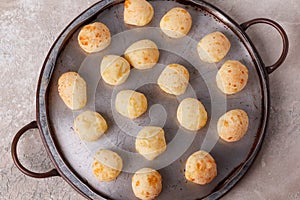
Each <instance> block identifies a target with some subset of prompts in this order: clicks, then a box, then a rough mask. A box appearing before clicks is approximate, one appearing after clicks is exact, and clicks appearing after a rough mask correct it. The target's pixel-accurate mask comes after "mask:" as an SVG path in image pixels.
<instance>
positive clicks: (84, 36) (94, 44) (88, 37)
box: [78, 22, 111, 53]
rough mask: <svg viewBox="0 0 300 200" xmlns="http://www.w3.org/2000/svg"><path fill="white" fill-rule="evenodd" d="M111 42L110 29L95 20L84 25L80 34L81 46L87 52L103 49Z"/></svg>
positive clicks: (79, 42) (79, 41)
mask: <svg viewBox="0 0 300 200" xmlns="http://www.w3.org/2000/svg"><path fill="white" fill-rule="evenodd" d="M110 42H111V36H110V31H109V29H108V28H107V26H106V25H105V24H103V23H101V22H95V23H92V24H88V25H86V26H84V27H83V28H82V29H81V30H80V32H79V35H78V44H79V46H80V47H81V48H82V49H83V50H84V51H85V52H87V53H94V52H98V51H101V50H103V49H105V48H106V47H108V46H109V45H110Z"/></svg>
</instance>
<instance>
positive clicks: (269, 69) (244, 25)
mask: <svg viewBox="0 0 300 200" xmlns="http://www.w3.org/2000/svg"><path fill="white" fill-rule="evenodd" d="M254 24H268V25H270V26H273V27H274V28H275V29H276V30H277V31H278V32H279V34H280V36H281V38H282V43H283V45H282V46H283V48H282V53H281V56H280V57H279V59H278V60H277V61H276V62H275V63H274V64H273V65H270V66H266V70H267V72H268V74H271V73H272V72H273V71H275V70H276V69H277V68H278V67H279V66H280V65H281V64H282V63H283V62H284V60H285V59H286V56H287V53H288V50H289V40H288V37H287V34H286V32H285V31H284V30H283V28H282V27H281V26H280V25H279V24H278V23H277V22H275V21H273V20H270V19H266V18H257V19H252V20H250V21H247V22H245V23H242V24H241V25H240V26H241V28H242V29H243V30H244V31H246V30H247V29H248V28H249V27H250V26H252V25H254Z"/></svg>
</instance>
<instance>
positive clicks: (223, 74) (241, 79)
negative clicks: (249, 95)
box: [216, 60, 248, 94]
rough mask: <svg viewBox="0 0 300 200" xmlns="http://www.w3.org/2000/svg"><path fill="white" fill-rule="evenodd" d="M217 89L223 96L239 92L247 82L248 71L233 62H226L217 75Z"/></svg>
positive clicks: (240, 64)
mask: <svg viewBox="0 0 300 200" xmlns="http://www.w3.org/2000/svg"><path fill="white" fill-rule="evenodd" d="M216 81H217V86H218V88H219V89H220V90H221V91H222V92H223V93H225V94H235V93H238V92H239V91H241V90H242V89H243V88H244V87H245V86H246V84H247V81H248V69H247V67H246V66H245V65H243V64H242V63H240V62H239V61H235V60H228V61H226V62H225V63H224V64H223V65H222V67H221V68H220V70H219V71H218V73H217V77H216Z"/></svg>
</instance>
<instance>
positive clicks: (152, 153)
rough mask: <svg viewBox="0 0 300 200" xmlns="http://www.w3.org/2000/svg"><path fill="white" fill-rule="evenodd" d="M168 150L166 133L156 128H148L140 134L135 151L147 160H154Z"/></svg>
mask: <svg viewBox="0 0 300 200" xmlns="http://www.w3.org/2000/svg"><path fill="white" fill-rule="evenodd" d="M166 148H167V144H166V140H165V132H164V130H163V129H162V128H160V127H156V126H146V127H144V128H143V129H142V130H140V132H139V133H138V135H137V137H136V140H135V149H136V151H137V152H138V153H140V154H141V155H142V156H144V157H145V158H146V159H147V160H154V159H155V158H156V157H157V156H159V155H160V154H161V153H163V152H164V151H165V150H166Z"/></svg>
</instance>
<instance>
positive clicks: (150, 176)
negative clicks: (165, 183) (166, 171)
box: [131, 168, 162, 200]
mask: <svg viewBox="0 0 300 200" xmlns="http://www.w3.org/2000/svg"><path fill="white" fill-rule="evenodd" d="M131 185H132V190H133V193H134V195H135V196H136V197H137V198H139V199H142V200H152V199H154V198H156V197H157V196H158V195H159V194H160V192H161V190H162V178H161V175H160V174H159V173H158V172H157V171H156V170H154V169H151V168H142V169H140V170H138V171H137V172H135V174H134V175H133V177H132V183H131Z"/></svg>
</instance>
